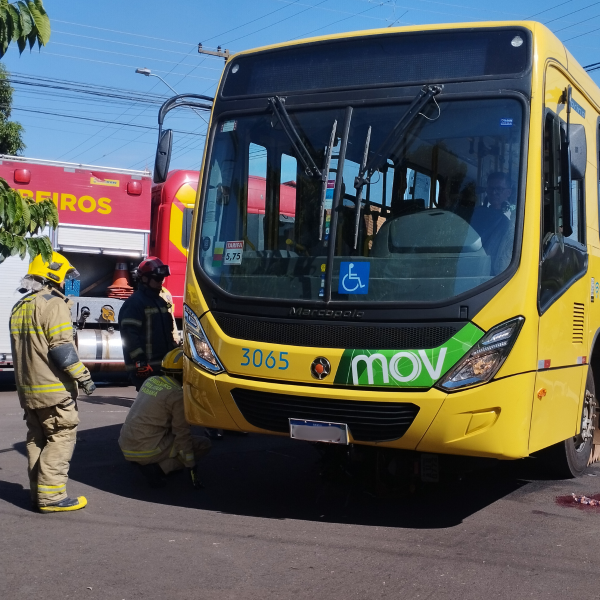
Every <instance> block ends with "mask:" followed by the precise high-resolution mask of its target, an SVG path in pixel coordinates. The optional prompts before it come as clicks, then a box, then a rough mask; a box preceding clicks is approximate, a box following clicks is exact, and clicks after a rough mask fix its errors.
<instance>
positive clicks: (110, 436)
mask: <svg viewBox="0 0 600 600" xmlns="http://www.w3.org/2000/svg"><path fill="white" fill-rule="evenodd" d="M97 400H98V401H99V402H103V401H104V399H102V398H98V399H97ZM106 400H107V401H108V400H110V399H109V398H107V399H106ZM114 400H123V401H125V400H127V401H129V400H130V399H126V398H122V399H119V398H116V399H114ZM87 401H90V400H89V399H88V400H87ZM119 432H120V425H110V426H105V427H99V428H95V429H86V430H82V431H80V433H79V435H78V442H77V448H76V450H75V455H74V457H73V461H72V463H71V470H70V478H71V479H72V480H73V481H79V482H82V483H84V484H86V485H88V486H90V487H92V488H96V489H100V490H103V491H105V492H108V493H110V494H114V495H117V496H122V497H126V498H131V499H134V500H140V501H144V502H156V503H160V504H166V505H173V506H180V507H187V508H193V509H203V510H209V511H216V512H221V513H229V514H235V515H245V516H252V517H261V518H267V519H296V520H308V521H317V522H318V521H323V522H329V523H349V524H356V525H366V526H385V527H398V528H413V529H414V528H422V529H436V528H447V527H454V526H456V525H458V524H460V523H461V522H463V520H464V519H466V518H468V517H469V516H471V515H473V514H475V513H477V512H478V511H481V510H482V509H484V508H485V507H487V506H489V505H490V504H492V503H494V502H496V501H498V500H500V499H501V498H503V497H505V496H507V495H508V494H511V493H513V492H515V491H517V490H521V491H522V492H524V493H527V492H526V491H525V490H526V488H527V486H528V484H529V482H530V481H531V480H532V479H535V478H536V473H537V471H536V470H535V469H532V468H531V464H530V463H528V461H518V462H493V463H491V464H492V466H491V467H490V466H486V468H477V469H476V470H473V471H471V472H467V473H464V474H462V475H461V474H459V473H457V474H456V475H455V476H453V477H451V478H450V479H449V480H448V481H446V482H444V483H441V484H427V485H425V486H420V487H419V488H418V489H417V490H416V492H415V493H408V492H407V493H406V494H400V495H398V494H395V495H391V496H390V495H388V496H386V495H383V496H378V490H377V487H376V486H374V487H372V488H371V487H369V486H365V485H364V482H356V481H353V480H352V478H348V479H343V478H342V480H339V481H329V480H326V479H324V478H323V477H322V476H321V471H322V464H321V461H320V456H319V454H318V453H317V452H316V451H315V449H314V447H313V446H312V445H311V444H309V443H304V442H298V441H295V440H291V439H289V438H282V437H273V436H260V435H249V436H244V437H239V436H231V435H226V436H225V438H224V440H223V441H221V442H215V443H214V444H213V450H212V452H211V453H210V454H209V455H208V456H207V457H206V458H205V459H203V460H202V462H201V464H200V473H201V477H202V480H203V482H204V484H205V489H204V490H201V491H195V490H192V489H191V488H190V486H189V484H188V481H187V479H186V476H185V473H177V474H174V475H172V476H170V477H169V479H168V486H167V488H165V489H151V488H149V487H148V486H147V484H146V482H145V480H144V479H143V477H142V475H141V473H140V472H139V471H138V469H137V468H135V466H134V465H132V464H131V463H128V462H126V461H125V460H124V458H123V455H122V454H121V451H120V449H119V446H118V443H117V440H118V436H119ZM200 432H201V430H200V429H198V430H197V433H200ZM14 448H15V450H17V451H18V452H20V453H22V454H24V453H25V445H24V443H19V444H15V446H14ZM537 478H538V479H539V474H538V477H537ZM540 484H542V485H544V482H543V481H538V483H537V484H536V485H537V489H539V485H540ZM547 484H548V485H552V484H553V482H551V481H549V482H547ZM17 488H20V489H17ZM89 495H90V496H93V494H92V493H90V494H89ZM0 498H2V499H4V500H6V501H8V502H12V503H13V504H15V505H17V506H20V507H28V503H29V497H28V491H27V490H23V489H22V488H21V486H15V485H14V484H10V483H6V482H0Z"/></svg>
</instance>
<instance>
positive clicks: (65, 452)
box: [23, 397, 79, 506]
mask: <svg viewBox="0 0 600 600" xmlns="http://www.w3.org/2000/svg"><path fill="white" fill-rule="evenodd" d="M23 418H24V419H25V422H26V423H27V458H28V460H29V465H28V472H29V489H30V493H31V500H32V502H34V503H37V504H38V506H47V505H48V504H54V503H56V502H60V501H61V500H64V499H65V498H66V497H67V479H68V477H69V463H70V461H71V457H72V456H73V450H74V449H75V441H76V438H77V425H78V424H79V414H78V411H77V404H76V402H75V400H73V399H72V398H70V397H69V398H66V399H65V400H64V401H63V402H61V403H60V404H57V405H56V406H50V407H47V408H38V409H31V408H26V409H25V416H24V417H23Z"/></svg>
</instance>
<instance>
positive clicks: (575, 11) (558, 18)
mask: <svg viewBox="0 0 600 600" xmlns="http://www.w3.org/2000/svg"><path fill="white" fill-rule="evenodd" d="M597 4H600V2H594V3H592V4H588V5H587V6H584V7H583V8H578V9H577V10H574V11H572V12H570V13H568V14H566V15H563V16H562V17H556V19H551V20H550V21H546V22H545V23H544V25H548V23H553V22H554V21H558V20H560V19H564V18H565V17H569V16H571V15H574V14H575V13H578V12H581V11H582V10H585V9H586V8H590V7H592V6H596V5H597Z"/></svg>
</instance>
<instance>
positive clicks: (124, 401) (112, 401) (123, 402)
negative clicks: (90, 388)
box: [77, 395, 134, 408]
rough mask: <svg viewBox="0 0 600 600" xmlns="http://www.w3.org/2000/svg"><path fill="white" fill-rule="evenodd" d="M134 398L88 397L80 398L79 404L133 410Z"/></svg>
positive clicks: (78, 399)
mask: <svg viewBox="0 0 600 600" xmlns="http://www.w3.org/2000/svg"><path fill="white" fill-rule="evenodd" d="M133 401H134V398H127V397H125V396H97V395H95V396H88V397H83V398H82V397H81V396H80V397H79V398H77V402H84V403H86V404H96V405H101V406H122V407H124V408H131V406H132V405H133Z"/></svg>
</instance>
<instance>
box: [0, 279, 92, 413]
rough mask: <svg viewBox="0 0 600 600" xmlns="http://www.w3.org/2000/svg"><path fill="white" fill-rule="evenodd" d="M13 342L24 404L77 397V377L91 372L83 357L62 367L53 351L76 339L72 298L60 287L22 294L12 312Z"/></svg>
mask: <svg viewBox="0 0 600 600" xmlns="http://www.w3.org/2000/svg"><path fill="white" fill-rule="evenodd" d="M10 342H11V348H12V356H13V362H14V366H15V380H16V383H17V392H18V394H19V400H20V402H21V406H22V407H23V408H30V409H39V408H45V407H50V406H55V405H56V404H59V403H60V402H62V401H63V400H64V399H65V398H67V397H69V396H71V398H73V400H75V399H76V398H77V383H76V382H77V381H83V380H85V379H89V377H90V373H89V371H88V370H87V369H86V368H85V367H84V366H83V364H82V363H81V362H80V361H77V362H75V363H74V364H71V365H69V366H68V367H66V368H65V369H61V368H59V367H58V366H56V365H55V364H54V362H53V361H52V359H51V358H50V355H49V351H50V350H51V349H53V348H56V347H57V346H61V345H62V344H67V343H68V344H72V343H73V326H72V324H71V301H70V300H68V299H67V298H66V297H65V296H64V295H63V294H61V293H60V292H59V291H58V290H57V289H55V288H53V287H51V286H45V287H44V288H43V289H41V290H40V291H39V292H33V293H31V294H28V295H27V296H25V297H24V298H21V300H19V301H18V302H17V303H16V304H15V305H14V306H13V309H12V312H11V315H10Z"/></svg>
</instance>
